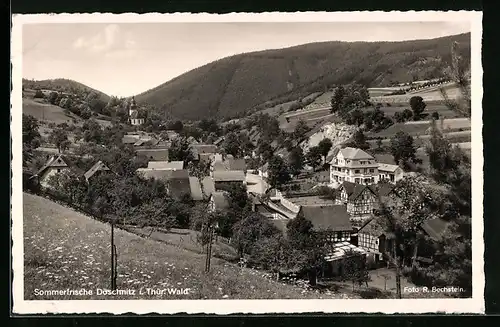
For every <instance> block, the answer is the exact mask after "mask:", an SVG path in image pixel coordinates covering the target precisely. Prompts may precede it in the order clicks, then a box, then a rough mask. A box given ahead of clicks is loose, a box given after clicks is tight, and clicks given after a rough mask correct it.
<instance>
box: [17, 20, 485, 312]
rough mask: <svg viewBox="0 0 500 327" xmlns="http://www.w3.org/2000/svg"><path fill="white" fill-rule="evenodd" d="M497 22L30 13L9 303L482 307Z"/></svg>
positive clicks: (23, 26) (80, 307) (43, 307)
mask: <svg viewBox="0 0 500 327" xmlns="http://www.w3.org/2000/svg"><path fill="white" fill-rule="evenodd" d="M481 24H482V13H481V12H466V11H460V12H438V11H433V12H344V13H327V12H304V13H262V14H252V13H232V14H225V15H216V14H189V13H184V14H144V15H138V14H133V13H130V14H121V15H114V14H99V13H95V14H60V15H15V16H14V17H13V25H12V54H11V60H12V86H13V88H12V96H11V100H12V107H11V113H12V122H11V126H12V134H11V135H12V197H11V199H12V215H11V222H12V242H13V246H12V267H13V284H12V290H13V310H14V313H18V314H28V313H29V314H38V313H39V314H43V313H113V314H120V313H129V312H132V313H137V314H147V313H164V314H169V313H216V314H230V313H352V312H359V313H361V312H362V313H443V312H445V313H482V312H484V297H483V295H484V285H485V280H484V272H483V266H484V262H483V252H484V243H483V236H482V235H483V207H482V201H483V171H482V167H483V144H482V135H481V130H482V107H481V102H482V67H481V39H482V25H481ZM473 191H474V192H473Z"/></svg>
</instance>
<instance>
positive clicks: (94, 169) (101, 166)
mask: <svg viewBox="0 0 500 327" xmlns="http://www.w3.org/2000/svg"><path fill="white" fill-rule="evenodd" d="M98 171H110V169H109V168H108V166H106V164H105V163H104V162H102V161H101V160H99V161H98V162H96V163H95V164H94V165H93V166H92V168H90V169H89V170H88V171H87V172H86V173H85V174H83V175H84V176H85V179H86V180H88V179H89V178H91V177H92V176H94V174H95V173H97V172H98Z"/></svg>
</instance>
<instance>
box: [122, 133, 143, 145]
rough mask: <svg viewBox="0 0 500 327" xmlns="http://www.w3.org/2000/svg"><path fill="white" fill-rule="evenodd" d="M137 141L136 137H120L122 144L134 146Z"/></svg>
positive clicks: (137, 137)
mask: <svg viewBox="0 0 500 327" xmlns="http://www.w3.org/2000/svg"><path fill="white" fill-rule="evenodd" d="M138 140H139V136H138V135H125V136H123V137H122V143H124V144H134V143H136V142H137V141H138Z"/></svg>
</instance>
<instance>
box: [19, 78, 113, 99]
mask: <svg viewBox="0 0 500 327" xmlns="http://www.w3.org/2000/svg"><path fill="white" fill-rule="evenodd" d="M23 87H24V88H28V89H41V90H53V91H58V92H65V93H71V94H82V93H84V94H90V93H95V94H97V95H98V96H99V99H100V100H101V101H103V102H106V103H107V102H108V101H109V98H110V97H109V95H107V94H105V93H103V92H101V91H99V90H96V89H93V88H91V87H90V86H87V85H85V84H82V83H79V82H76V81H73V80H70V79H65V78H57V79H46V80H39V81H36V80H28V79H24V78H23Z"/></svg>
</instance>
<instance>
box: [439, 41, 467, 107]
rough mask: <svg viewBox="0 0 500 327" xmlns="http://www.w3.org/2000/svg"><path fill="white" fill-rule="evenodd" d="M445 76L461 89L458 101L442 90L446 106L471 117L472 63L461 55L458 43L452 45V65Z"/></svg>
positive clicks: (446, 70)
mask: <svg viewBox="0 0 500 327" xmlns="http://www.w3.org/2000/svg"><path fill="white" fill-rule="evenodd" d="M445 74H446V75H447V76H448V78H449V79H451V80H452V81H454V82H455V83H456V84H457V85H458V87H459V89H460V97H459V98H458V99H457V100H451V99H449V97H448V94H447V92H446V90H445V89H444V88H440V91H441V95H442V96H443V98H444V100H445V104H446V106H447V107H448V108H449V109H451V110H453V111H457V112H459V113H460V114H462V115H464V116H466V117H470V116H471V87H470V86H471V83H470V81H471V69H470V61H468V62H466V61H465V60H464V59H463V58H462V56H461V55H460V53H459V44H458V42H453V44H452V45H451V65H450V66H449V67H447V68H446V69H445Z"/></svg>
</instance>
